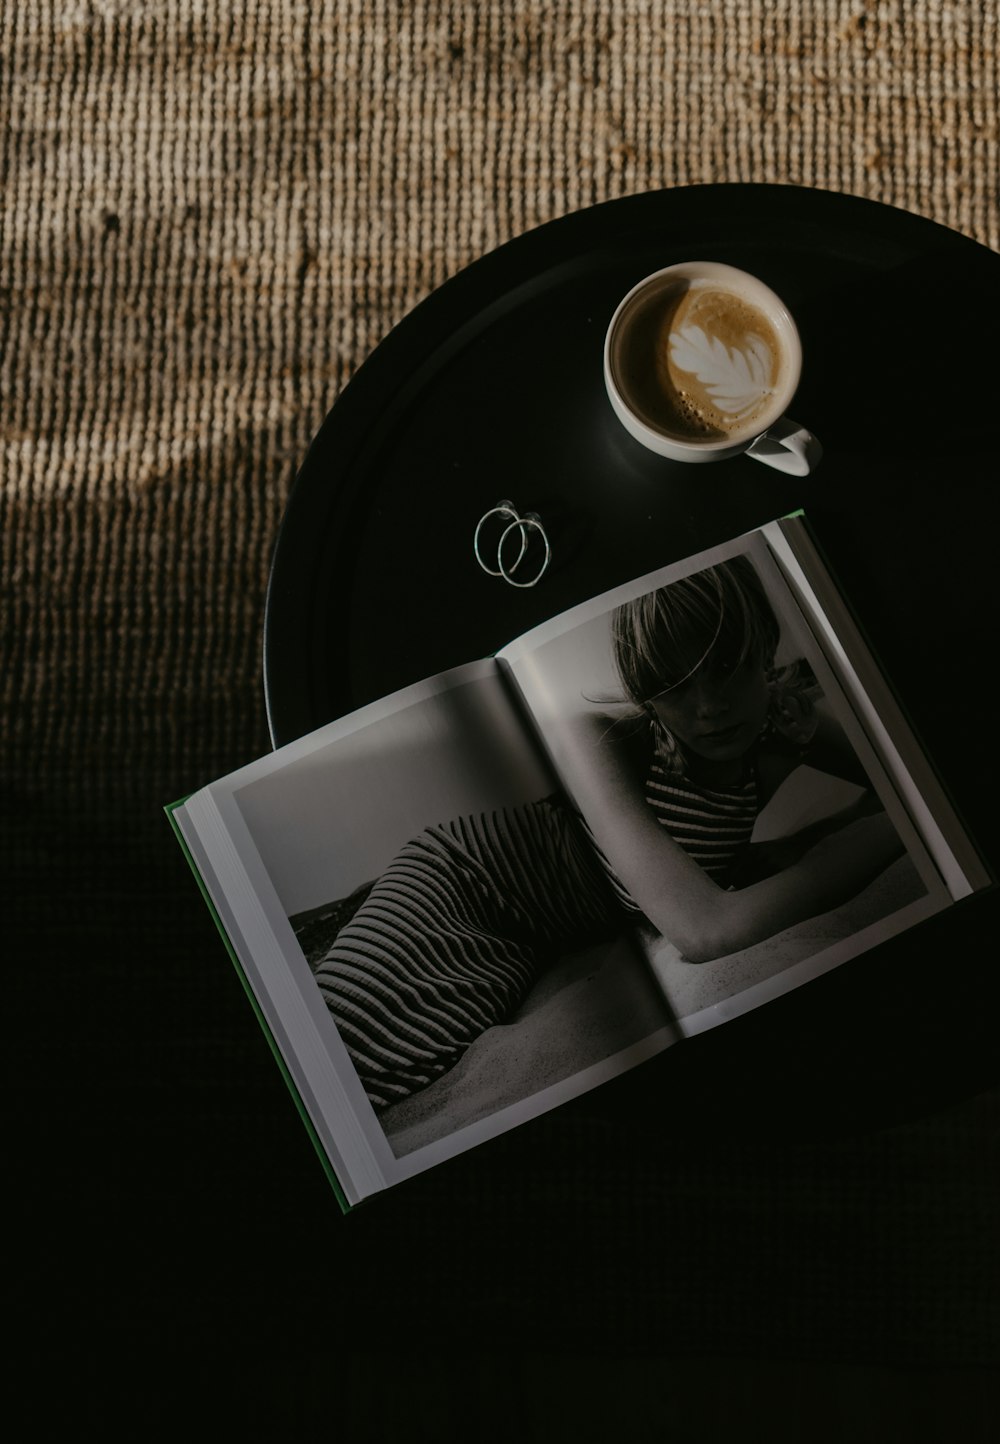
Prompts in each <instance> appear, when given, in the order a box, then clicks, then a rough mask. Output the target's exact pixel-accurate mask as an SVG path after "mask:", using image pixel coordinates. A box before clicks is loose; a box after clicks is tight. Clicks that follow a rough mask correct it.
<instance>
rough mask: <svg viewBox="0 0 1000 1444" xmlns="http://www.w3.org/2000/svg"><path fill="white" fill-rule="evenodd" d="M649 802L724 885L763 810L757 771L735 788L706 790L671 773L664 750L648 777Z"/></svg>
mask: <svg viewBox="0 0 1000 1444" xmlns="http://www.w3.org/2000/svg"><path fill="white" fill-rule="evenodd" d="M646 801H647V802H648V803H649V805H650V807H651V808H652V809H653V811H654V812H655V813H656V817H657V820H658V821H659V822H660V823H661V824H662V825H663V826H664V827H665V828H666V829H667V831H668V832H669V833H670V836H671V837H672V838H673V839H674V841H675V842H678V843H680V845H681V847H683V849H684V851H685V852H686V853H687V854H688V856H689V857H691V858H693V859H694V861H695V862H697V863H700V864H701V866H702V867H703V868H704V869H705V871H706V872H707V873H708V875H709V877H711V878H713V879H714V881H715V882H723V880H724V879H725V878H726V877H727V876H728V874H729V871H730V869H731V868H732V866H733V864H734V862H735V861H736V859H737V858H738V857H739V855H740V853H741V852H742V851H743V849H744V848H745V847H746V845H747V844H748V843H749V841H750V836H751V834H752V832H753V829H754V823H755V822H756V821H757V814H758V812H759V811H760V802H759V797H758V788H757V774H756V770H755V769H753V768H751V769H750V770H749V773H748V775H747V776H745V777H744V778H743V780H742V781H741V782H738V783H736V784H735V785H734V786H732V787H728V788H719V787H704V786H702V785H701V784H700V783H697V782H693V781H692V780H691V778H690V777H686V776H684V775H683V774H681V775H678V774H676V773H675V772H673V771H671V769H670V767H669V766H668V764H667V763H666V761H665V759H664V758H663V756H662V754H661V753H660V752H659V751H657V752H656V753H654V756H653V761H652V765H651V766H650V769H649V774H648V776H647V778H646Z"/></svg>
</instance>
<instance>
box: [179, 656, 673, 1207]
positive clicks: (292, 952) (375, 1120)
mask: <svg viewBox="0 0 1000 1444" xmlns="http://www.w3.org/2000/svg"><path fill="white" fill-rule="evenodd" d="M182 811H183V813H185V814H186V816H187V827H188V829H189V830H190V831H193V832H194V833H195V835H196V838H197V855H198V861H199V864H200V867H201V871H202V873H203V875H204V876H205V877H206V882H207V883H208V885H209V887H210V890H212V891H213V894H214V896H215V898H216V905H217V911H218V913H219V914H220V916H221V917H222V919H223V922H224V925H225V928H226V931H227V933H228V934H229V936H230V938H231V939H232V940H233V942H234V945H235V946H236V948H237V952H238V955H239V958H240V961H241V963H242V964H243V967H244V970H245V973H246V976H247V978H248V979H249V981H250V982H251V986H252V987H253V989H254V992H255V994H256V996H257V998H258V1000H259V1002H260V1005H261V1007H262V1009H263V1011H264V1013H265V1015H266V1017H267V1020H268V1026H269V1028H270V1031H271V1033H272V1036H273V1037H274V1038H275V1041H276V1043H277V1045H278V1047H279V1049H280V1051H281V1053H282V1055H283V1057H284V1058H285V1061H286V1064H287V1065H288V1067H289V1070H290V1072H291V1075H292V1078H293V1081H294V1083H295V1086H296V1088H297V1091H298V1093H299V1096H300V1098H301V1099H302V1101H303V1105H304V1106H305V1107H306V1109H307V1110H308V1112H309V1115H310V1117H311V1118H312V1121H313V1124H314V1127H315V1128H316V1130H317V1132H318V1134H319V1136H320V1138H321V1141H322V1143H323V1146H324V1148H325V1150H326V1152H327V1153H328V1155H329V1156H330V1157H331V1158H333V1159H335V1167H336V1168H337V1169H338V1176H339V1173H340V1170H343V1172H344V1173H345V1174H346V1175H347V1178H346V1180H345V1191H346V1192H347V1193H348V1196H349V1198H350V1199H351V1201H355V1199H356V1198H357V1197H361V1196H364V1195H365V1194H366V1193H368V1192H371V1191H374V1190H375V1189H376V1188H378V1187H383V1186H385V1185H387V1184H390V1183H393V1182H396V1181H397V1180H399V1179H402V1178H405V1177H407V1176H409V1175H410V1174H412V1173H415V1172H418V1171H421V1170H422V1169H424V1168H426V1167H429V1166H430V1165H431V1164H433V1163H436V1162H438V1161H440V1160H442V1159H444V1158H447V1157H449V1156H451V1155H453V1154H455V1153H457V1152H460V1151H462V1150H464V1149H465V1148H468V1147H470V1146H472V1145H473V1144H475V1143H478V1142H480V1141H482V1140H483V1139H485V1138H488V1137H490V1136H492V1135H494V1134H496V1133H499V1132H501V1131H504V1130H506V1129H508V1128H511V1127H513V1126H515V1125H516V1124H519V1123H521V1122H523V1121H525V1120H527V1119H528V1118H531V1117H533V1116H535V1115H536V1114H538V1113H541V1112H543V1111H545V1110H547V1109H549V1108H551V1107H554V1106H556V1104H558V1103H560V1102H562V1101H564V1100H565V1099H567V1098H570V1097H573V1096H575V1095H576V1094H579V1093H581V1092H583V1091H585V1090H587V1089H589V1088H591V1087H593V1086H595V1085H596V1084H598V1083H600V1082H602V1081H603V1080H604V1079H605V1078H608V1077H612V1076H614V1075H615V1074H617V1073H620V1072H622V1071H624V1070H625V1069H626V1068H629V1067H632V1066H634V1065H635V1063H637V1062H639V1061H641V1060H642V1059H643V1058H645V1057H648V1056H651V1054H653V1053H655V1052H657V1051H659V1050H660V1049H662V1048H663V1047H666V1046H667V1045H668V1044H669V1043H670V1042H672V1041H675V1040H676V1038H677V1037H678V1036H679V1034H678V1031H677V1029H676V1027H675V1026H674V1025H673V1024H672V1020H671V1018H670V1016H669V1012H668V1010H667V1008H666V1006H665V1004H664V1001H663V999H662V997H661V996H660V994H659V992H658V990H657V989H656V987H655V986H654V985H653V983H652V981H651V979H650V977H649V975H648V971H647V969H646V967H645V964H644V962H643V959H642V957H641V956H640V955H639V954H638V952H637V951H636V949H635V946H634V943H633V941H632V939H631V936H630V934H629V933H628V931H627V929H626V928H624V927H623V926H622V924H621V920H620V918H618V917H617V915H615V914H613V913H612V912H610V911H608V910H607V909H605V908H604V907H603V905H602V903H601V902H600V900H598V901H597V902H595V901H594V898H595V893H594V888H593V886H592V880H593V879H592V875H593V871H594V865H593V859H592V857H591V854H590V853H589V850H588V849H587V847H586V846H585V844H584V843H583V842H582V840H581V837H580V834H579V830H578V823H577V819H576V817H575V815H574V814H573V812H572V811H571V809H569V808H568V807H567V806H566V805H565V802H564V800H563V798H562V795H561V792H560V787H559V782H558V779H557V778H556V776H555V774H554V772H553V771H552V769H551V767H550V765H549V764H548V762H547V760H546V758H545V756H544V753H543V752H542V750H541V749H540V748H539V747H538V745H537V743H536V740H535V738H534V735H533V733H532V732H531V730H530V728H529V729H526V728H525V727H524V726H523V724H522V722H521V720H520V718H519V715H518V712H517V709H516V707H515V706H514V704H513V703H512V702H511V699H510V693H509V690H508V688H507V686H506V684H505V682H504V679H503V677H502V675H501V671H500V669H499V668H498V667H497V666H496V664H495V663H493V662H492V661H488V662H477V663H473V664H471V665H470V666H468V667H464V668H458V669H455V671H453V672H450V673H448V674H446V675H445V676H443V677H439V678H435V679H433V680H432V681H431V682H427V683H422V684H420V685H419V686H418V687H415V688H409V689H407V690H406V691H405V692H403V693H399V694H396V696H394V697H392V698H388V699H385V700H384V701H382V702H378V703H375V704H373V705H372V706H370V707H366V708H364V709H362V711H360V712H358V713H355V714H353V715H352V716H350V717H346V718H342V719H340V721H338V722H335V723H332V724H330V725H329V726H328V727H324V728H322V729H320V730H319V731H318V732H316V733H313V734H311V735H310V736H309V737H306V738H303V739H300V740H299V741H297V742H294V743H292V744H290V745H289V746H288V747H286V748H283V749H280V750H279V751H278V752H276V753H274V754H272V755H271V756H269V757H267V758H263V759H261V760H260V761H259V762H257V763H255V764H253V765H252V766H250V767H248V768H244V769H242V770H241V771H240V772H238V773H236V774H234V775H233V776H232V777H230V778H227V779H223V780H222V781H221V782H218V783H215V784H213V785H212V786H211V787H210V788H209V789H206V791H205V792H204V793H203V794H199V795H196V797H195V798H193V799H189V801H188V803H187V804H186V805H185V807H184V808H183V809H182ZM179 821H182V823H183V819H179ZM352 1180H353V1183H352ZM352 1190H353V1191H352Z"/></svg>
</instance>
